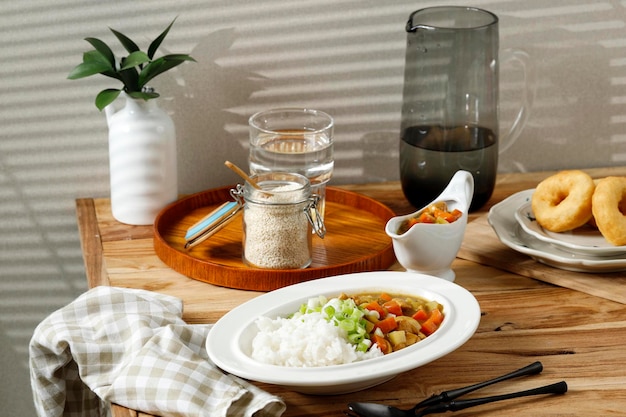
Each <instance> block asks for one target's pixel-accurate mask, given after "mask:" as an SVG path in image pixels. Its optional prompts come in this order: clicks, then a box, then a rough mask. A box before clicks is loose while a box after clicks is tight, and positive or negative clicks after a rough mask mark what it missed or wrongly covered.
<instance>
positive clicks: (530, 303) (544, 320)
mask: <svg viewBox="0 0 626 417" xmlns="http://www.w3.org/2000/svg"><path fill="white" fill-rule="evenodd" d="M587 172H589V173H590V174H591V175H592V176H593V177H596V178H599V177H602V176H606V175H621V176H626V167H623V168H611V169H591V170H587ZM549 174H550V172H540V173H530V174H503V175H500V176H499V177H498V181H497V186H496V190H495V192H494V195H493V197H492V199H491V200H490V201H489V202H488V203H487V205H485V207H483V208H482V209H481V210H480V212H478V213H473V214H472V216H471V217H472V219H473V220H474V219H477V218H481V216H482V218H484V215H485V213H486V212H487V210H488V209H489V208H490V207H491V206H492V205H493V204H495V203H497V202H499V201H501V200H503V199H504V198H506V197H507V196H509V195H511V194H513V193H515V192H517V191H521V190H525V189H529V188H534V186H535V185H536V184H537V183H538V182H539V181H540V180H541V179H543V178H545V177H546V176H548V175H549ZM342 188H345V189H349V190H352V191H356V192H360V193H362V194H365V195H368V196H370V197H372V198H375V199H377V200H379V201H381V202H383V203H385V204H387V205H388V206H389V207H390V208H392V209H393V210H394V211H395V212H396V213H398V214H404V213H408V212H411V211H412V210H413V208H412V207H411V206H410V205H409V204H408V202H407V201H406V200H405V198H404V196H403V195H402V192H401V190H400V185H399V183H397V182H391V183H381V184H366V185H350V186H343V187H342ZM76 204H77V216H78V223H79V229H80V234H81V243H82V248H83V255H84V260H85V266H86V270H87V279H88V282H89V286H90V287H94V286H97V285H113V286H119V287H128V288H143V289H148V290H152V291H157V292H161V293H165V294H170V295H173V296H176V297H180V298H181V299H183V300H184V306H185V312H184V319H185V320H186V321H187V322H189V323H213V322H215V321H216V320H218V319H219V318H220V317H221V316H222V315H223V314H224V313H225V312H226V311H228V310H230V309H231V308H233V307H234V306H236V305H239V304H241V303H243V302H245V301H246V300H249V299H251V298H253V297H255V296H258V295H259V293H258V292H251V291H241V290H233V289H228V288H221V287H216V286H213V285H211V284H207V283H204V282H200V281H196V280H193V279H189V278H187V277H184V276H182V275H180V274H178V273H176V272H174V271H173V270H171V269H170V268H168V267H167V266H166V265H165V264H164V263H162V262H161V261H160V259H159V258H158V257H157V256H156V255H155V252H154V249H153V240H152V227H149V226H145V227H138V226H126V225H123V224H120V223H118V222H116V221H115V220H114V219H113V218H112V216H111V211H110V206H109V201H108V200H106V199H79V200H77V202H76ZM471 239H472V235H471V234H467V235H466V241H468V242H469V241H471ZM502 250H503V251H504V252H503V253H504V254H505V255H506V256H508V255H511V256H515V255H518V254H517V253H516V252H514V251H512V250H510V249H508V248H505V247H503V248H502ZM532 262H534V261H532ZM532 262H531V263H532ZM532 264H533V265H535V264H536V263H532ZM536 265H537V267H538V268H539V267H540V264H536ZM453 268H454V270H455V272H456V276H457V277H456V283H458V284H459V285H461V286H463V287H465V288H467V289H468V290H469V291H471V292H472V293H473V294H474V296H475V297H476V298H477V299H478V301H479V303H480V306H481V311H482V318H481V322H480V326H479V328H478V330H477V332H476V334H475V335H474V336H473V337H472V338H471V339H470V340H469V341H468V342H467V343H466V344H465V345H463V346H462V347H461V348H459V349H458V350H456V351H455V352H453V353H451V354H449V355H447V356H445V357H443V358H442V359H439V360H437V361H435V362H433V363H431V364H429V365H427V366H425V367H422V368H419V369H415V370H413V371H410V372H406V373H403V374H401V375H399V376H398V377H396V378H395V379H393V380H391V381H389V382H387V383H385V384H382V385H379V386H377V387H374V388H371V389H369V390H366V391H361V392H356V393H352V394H345V395H338V396H324V397H318V396H308V395H303V394H299V393H296V392H291V391H287V390H284V389H281V388H280V387H276V386H271V385H268V384H258V385H259V386H260V387H262V388H263V389H265V390H267V391H269V392H272V393H275V394H277V395H280V396H281V397H282V398H283V399H284V400H285V402H286V403H287V411H286V412H285V414H284V416H286V417H291V416H343V413H342V410H344V409H345V406H346V404H347V403H348V402H349V401H358V400H368V401H377V402H382V403H385V404H389V405H396V406H400V407H409V406H411V405H413V404H414V403H416V402H417V401H419V400H420V399H422V398H424V397H425V396H428V395H430V394H432V393H437V392H440V391H442V390H445V389H450V388H455V387H460V386H464V385H468V384H471V383H475V382H478V381H482V380H485V379H489V378H491V377H494V376H497V375H500V374H504V373H506V372H508V371H511V370H513V369H516V368H518V367H521V366H524V365H526V364H529V363H531V362H533V361H535V360H540V361H541V362H542V363H543V364H544V371H543V373H542V374H541V375H540V376H534V377H527V378H523V379H519V380H516V381H511V382H509V383H505V384H502V385H501V386H494V387H490V388H486V389H484V390H481V395H483V394H484V395H492V394H500V393H504V392H509V391H517V390H520V389H526V388H531V387H535V386H540V385H545V384H549V383H552V382H557V381H560V380H562V379H563V380H566V381H567V383H568V384H569V392H568V393H567V394H566V395H564V396H553V397H547V398H541V399H537V398H532V399H518V400H510V401H506V402H504V403H497V404H490V405H484V406H481V407H479V408H474V409H468V410H465V411H459V412H456V413H454V414H455V415H457V416H467V415H503V414H504V415H516V416H533V417H535V416H575V415H576V416H578V415H581V416H582V415H586V416H590V415H592V416H608V415H625V414H626V348H625V346H626V305H624V304H622V303H619V302H615V301H610V300H608V299H606V298H602V297H596V296H593V295H590V294H588V293H585V292H581V291H576V290H572V289H569V288H564V287H563V286H557V285H552V284H549V283H546V282H543V281H542V280H540V279H532V278H528V277H525V276H521V275H518V274H515V273H510V272H506V271H505V270H502V269H496V268H493V267H491V266H487V265H482V264H479V263H475V262H472V261H468V260H464V259H457V260H456V261H455V263H454V265H453ZM392 269H401V268H400V267H399V266H397V265H395V266H394V267H393V268H392ZM555 271H557V272H558V271H560V270H555ZM556 275H559V274H556ZM583 275H585V276H583V279H586V280H587V281H591V282H593V281H592V280H593V275H594V274H583ZM623 276H624V274H616V278H617V279H618V281H616V282H621V280H622V277H623ZM539 278H541V277H539ZM615 291H623V292H626V286H625V287H617V289H616V290H615ZM474 395H476V394H474ZM112 411H113V415H114V416H140V415H145V414H142V413H141V412H138V411H135V410H128V409H126V408H124V407H120V406H117V405H113V407H112Z"/></svg>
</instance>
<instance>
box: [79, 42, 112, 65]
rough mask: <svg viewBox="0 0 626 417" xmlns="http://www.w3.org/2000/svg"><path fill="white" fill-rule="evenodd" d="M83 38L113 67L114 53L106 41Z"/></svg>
mask: <svg viewBox="0 0 626 417" xmlns="http://www.w3.org/2000/svg"><path fill="white" fill-rule="evenodd" d="M85 40H86V41H87V42H89V43H90V44H91V46H93V47H94V48H95V49H96V51H98V52H100V53H101V54H102V56H103V57H104V58H105V59H106V60H107V61H108V62H109V63H110V64H111V66H112V67H115V55H113V51H112V50H111V48H109V46H108V45H107V44H106V43H104V42H102V41H101V40H100V39H97V38H85Z"/></svg>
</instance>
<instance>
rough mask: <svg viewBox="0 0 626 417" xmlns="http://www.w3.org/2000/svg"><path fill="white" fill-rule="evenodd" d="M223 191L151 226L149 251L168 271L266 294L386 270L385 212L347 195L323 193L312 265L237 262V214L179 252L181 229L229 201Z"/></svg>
mask: <svg viewBox="0 0 626 417" xmlns="http://www.w3.org/2000/svg"><path fill="white" fill-rule="evenodd" d="M231 188H233V187H223V188H217V189H213V190H208V191H203V192H200V193H197V194H193V195H190V196H188V197H185V198H182V199H181V200H178V201H176V202H174V203H172V204H170V205H169V206H167V207H166V208H165V209H163V210H162V211H161V212H160V213H159V215H158V216H157V218H156V220H155V223H154V248H155V251H156V253H157V255H158V257H159V258H160V259H161V260H162V261H163V262H165V263H166V264H167V265H168V266H169V267H170V268H172V269H174V270H175V271H177V272H180V273H181V274H183V275H186V276H188V277H190V278H193V279H196V280H199V281H204V282H208V283H211V284H215V285H219V286H223V287H229V288H237V289H245V290H254V291H271V290H274V289H277V288H281V287H284V286H287V285H292V284H297V283H299V282H303V281H308V280H312V279H316V278H322V277H327V276H332V275H340V274H347V273H354V272H364V271H376V270H384V269H388V268H389V267H390V266H391V265H392V264H393V263H394V262H395V255H394V252H393V247H392V243H391V238H389V237H388V236H387V235H386V233H385V224H386V223H387V221H388V220H389V219H390V218H391V217H393V216H394V213H393V211H391V209H389V208H388V207H387V206H385V205H383V204H381V203H379V202H377V201H375V200H372V199H371V198H369V197H366V196H363V195H361V194H357V193H354V192H350V191H345V190H341V189H338V188H334V187H327V189H326V214H325V217H326V222H325V223H326V229H327V232H326V236H325V237H324V239H320V238H319V237H318V236H316V235H314V236H313V261H312V263H311V266H309V267H308V268H306V269H293V270H291V269H290V270H277V269H257V268H250V267H248V266H246V265H245V264H244V263H243V261H242V259H241V254H242V248H241V240H242V225H241V214H238V215H237V217H238V218H235V219H234V220H233V221H231V222H230V223H229V224H227V225H226V226H225V227H224V228H223V229H221V230H220V231H218V232H217V233H216V234H214V235H213V236H211V237H209V238H208V239H207V240H205V241H204V242H202V243H200V244H199V245H197V246H195V247H193V248H190V249H185V233H186V232H187V229H188V228H189V227H190V226H191V225H193V224H194V223H196V222H197V221H198V220H200V219H201V218H202V217H204V216H205V215H207V214H208V213H209V212H210V211H212V210H214V209H215V208H217V206H219V205H220V204H222V203H224V202H226V201H231V200H232V198H231V197H230V193H229V192H230V189H231Z"/></svg>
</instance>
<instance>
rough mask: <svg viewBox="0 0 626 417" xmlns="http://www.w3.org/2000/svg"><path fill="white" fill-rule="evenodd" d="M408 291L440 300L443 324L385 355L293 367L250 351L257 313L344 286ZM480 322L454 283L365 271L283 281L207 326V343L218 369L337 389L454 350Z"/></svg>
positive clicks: (286, 310) (282, 310)
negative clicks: (285, 284)
mask: <svg viewBox="0 0 626 417" xmlns="http://www.w3.org/2000/svg"><path fill="white" fill-rule="evenodd" d="M382 291H385V292H388V293H390V294H406V295H409V296H411V295H413V296H418V297H423V298H426V299H428V300H436V301H437V302H439V303H440V304H442V305H443V306H444V314H445V319H444V321H443V323H442V325H441V327H440V328H439V329H438V330H437V331H436V332H435V333H433V334H432V335H431V336H429V337H428V338H426V339H424V340H423V341H421V342H419V343H416V344H415V345H412V346H409V347H407V348H405V349H402V350H400V351H398V352H394V353H391V354H389V355H385V356H383V357H378V358H373V359H368V360H363V361H360V362H354V363H351V364H345V365H333V366H324V367H313V368H294V367H283V366H276V365H268V364H264V363H261V362H258V361H256V360H254V359H252V358H251V357H250V353H251V346H252V339H253V338H254V336H255V335H256V333H257V332H258V328H257V326H256V324H255V321H256V319H257V318H258V317H259V316H267V317H270V318H276V317H278V316H287V315H289V314H291V313H293V312H295V311H296V310H298V308H299V307H300V305H301V304H302V303H303V302H306V301H307V300H308V299H309V298H311V297H315V296H317V295H325V296H327V297H336V296H338V295H339V294H341V293H342V292H344V293H346V294H359V293H366V292H368V293H369V292H382ZM479 323H480V307H479V305H478V302H477V301H476V299H475V298H474V296H473V295H472V294H471V293H470V292H469V291H467V290H466V289H464V288H462V287H460V286H459V285H457V284H454V283H452V282H449V281H446V280H443V279H441V278H436V277H433V276H430V275H422V274H417V273H410V272H394V271H380V272H364V273H357V274H348V275H339V276H334V277H329V278H322V279H317V280H313V281H307V282H304V283H301V284H296V285H291V286H288V287H284V288H281V289H278V290H275V291H272V292H269V293H267V294H263V295H261V296H259V297H257V298H253V299H252V300H250V301H248V302H246V303H244V304H242V305H240V306H238V307H236V308H235V309H233V310H231V311H230V312H228V313H227V314H226V315H224V316H223V317H222V318H221V319H220V320H219V321H218V322H217V323H216V324H215V325H214V327H213V328H212V329H211V331H210V332H209V336H208V337H207V341H206V347H207V351H208V354H209V357H210V358H211V360H212V361H213V362H214V363H215V364H216V365H217V366H218V367H220V368H221V369H222V370H224V371H226V372H229V373H231V374H234V375H236V376H239V377H241V378H244V379H249V380H253V381H258V382H265V383H269V384H275V385H281V386H284V387H286V388H289V389H292V390H294V391H299V392H302V393H306V394H325V395H326V394H341V393H347V392H354V391H358V390H362V389H365V388H369V387H372V386H375V385H378V384H381V383H383V382H385V381H387V380H389V379H391V378H393V377H394V376H396V375H397V374H399V373H401V372H405V371H408V370H411V369H414V368H418V367H420V366H422V365H425V364H427V363H429V362H432V361H434V360H436V359H439V358H440V357H442V356H445V355H447V354H448V353H450V352H452V351H454V350H456V349H457V348H459V347H460V346H461V345H463V344H464V343H465V342H466V341H467V340H469V339H470V338H471V337H472V335H473V334H474V332H475V331H476V329H477V328H478V324H479Z"/></svg>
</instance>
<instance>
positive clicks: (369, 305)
mask: <svg viewBox="0 0 626 417" xmlns="http://www.w3.org/2000/svg"><path fill="white" fill-rule="evenodd" d="M365 309H366V310H370V311H377V312H378V314H379V315H380V319H381V320H382V319H383V318H385V310H384V309H383V308H382V306H381V305H380V304H378V303H377V302H376V301H371V302H369V303H367V304H366V305H365Z"/></svg>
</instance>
